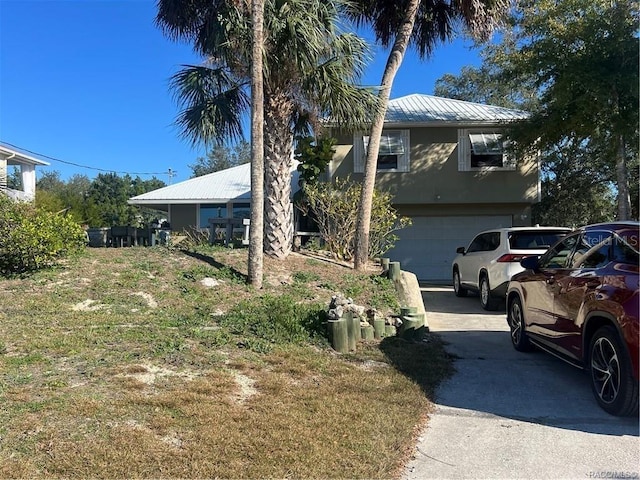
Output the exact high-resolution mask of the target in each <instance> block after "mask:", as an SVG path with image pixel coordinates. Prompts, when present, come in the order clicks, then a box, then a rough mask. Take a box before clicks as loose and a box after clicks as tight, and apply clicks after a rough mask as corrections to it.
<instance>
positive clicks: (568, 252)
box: [539, 233, 587, 268]
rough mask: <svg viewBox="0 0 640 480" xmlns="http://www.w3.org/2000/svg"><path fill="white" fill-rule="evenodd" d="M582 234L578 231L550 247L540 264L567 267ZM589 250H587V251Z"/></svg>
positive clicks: (543, 266)
mask: <svg viewBox="0 0 640 480" xmlns="http://www.w3.org/2000/svg"><path fill="white" fill-rule="evenodd" d="M581 237H582V235H581V234H580V233H577V234H575V235H571V236H569V237H566V238H565V239H564V240H563V241H561V242H560V243H558V244H557V245H555V246H553V248H550V249H549V250H548V251H547V253H545V254H544V255H543V256H542V257H541V258H540V262H539V265H540V267H542V268H566V267H567V265H568V262H569V260H570V259H571V258H572V256H573V255H572V254H573V251H574V249H575V248H576V246H577V245H578V243H579V241H580V238H581ZM583 248H584V246H583ZM586 251H587V250H585V252H586Z"/></svg>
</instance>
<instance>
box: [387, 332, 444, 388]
mask: <svg viewBox="0 0 640 480" xmlns="http://www.w3.org/2000/svg"><path fill="white" fill-rule="evenodd" d="M380 351H381V352H382V353H383V354H384V356H385V357H386V358H387V360H388V361H389V364H390V365H393V367H394V368H395V369H396V370H398V371H399V372H401V373H402V374H404V375H406V376H407V377H408V378H410V379H412V380H413V381H414V382H416V383H417V384H418V385H420V388H422V390H423V391H424V392H425V394H426V395H427V396H428V397H429V398H433V395H434V393H435V391H436V388H437V387H438V386H439V385H440V383H441V382H442V381H443V380H445V379H447V378H448V377H450V376H451V375H452V374H453V372H454V368H453V358H452V357H451V356H450V355H449V354H448V353H447V352H446V351H445V349H444V346H443V343H442V340H440V338H439V337H438V336H436V335H433V334H427V336H426V337H425V339H424V340H423V341H421V342H413V341H408V340H405V339H403V338H401V337H387V338H384V339H382V341H381V342H380Z"/></svg>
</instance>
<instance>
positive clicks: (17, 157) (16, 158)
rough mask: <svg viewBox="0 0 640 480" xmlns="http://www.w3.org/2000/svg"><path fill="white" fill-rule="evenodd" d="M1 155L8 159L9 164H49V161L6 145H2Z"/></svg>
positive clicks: (0, 146)
mask: <svg viewBox="0 0 640 480" xmlns="http://www.w3.org/2000/svg"><path fill="white" fill-rule="evenodd" d="M0 156H2V157H3V158H4V159H5V160H7V164H8V165H20V164H23V165H41V166H47V165H49V163H48V162H45V161H44V160H39V159H37V158H34V157H32V156H30V155H26V154H24V153H22V152H19V151H18V150H14V149H12V148H9V147H5V146H4V145H0Z"/></svg>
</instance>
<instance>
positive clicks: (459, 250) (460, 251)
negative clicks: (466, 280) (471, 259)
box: [456, 247, 464, 255]
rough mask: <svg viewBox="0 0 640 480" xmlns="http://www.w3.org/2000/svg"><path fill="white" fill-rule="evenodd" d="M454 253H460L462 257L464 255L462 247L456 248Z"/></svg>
mask: <svg viewBox="0 0 640 480" xmlns="http://www.w3.org/2000/svg"><path fill="white" fill-rule="evenodd" d="M456 253H461V254H462V255H464V247H458V248H456Z"/></svg>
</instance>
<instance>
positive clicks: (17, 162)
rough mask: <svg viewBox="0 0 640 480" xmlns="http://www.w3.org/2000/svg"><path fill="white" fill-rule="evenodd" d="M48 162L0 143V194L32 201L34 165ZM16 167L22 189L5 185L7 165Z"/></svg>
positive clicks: (34, 183)
mask: <svg viewBox="0 0 640 480" xmlns="http://www.w3.org/2000/svg"><path fill="white" fill-rule="evenodd" d="M47 165H49V163H47V162H45V161H43V160H38V159H37V158H34V157H31V156H29V155H25V154H24V153H21V152H19V151H17V150H13V149H11V148H8V147H5V146H4V145H0V194H4V195H8V196H9V197H10V198H13V199H14V200H22V201H28V202H32V201H34V200H35V198H36V167H37V166H47ZM13 166H15V167H18V168H19V169H20V176H21V178H22V190H14V189H12V188H9V187H8V186H7V175H8V171H9V167H13Z"/></svg>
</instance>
